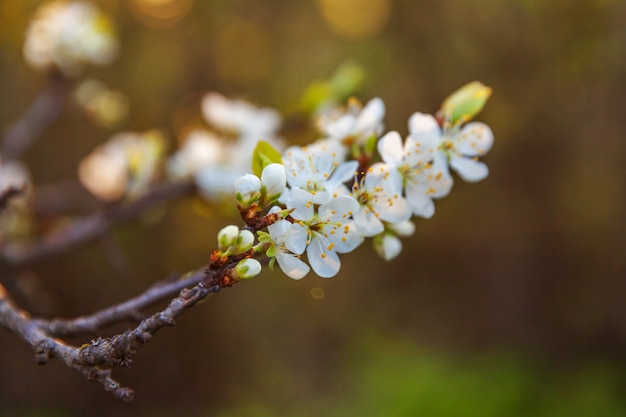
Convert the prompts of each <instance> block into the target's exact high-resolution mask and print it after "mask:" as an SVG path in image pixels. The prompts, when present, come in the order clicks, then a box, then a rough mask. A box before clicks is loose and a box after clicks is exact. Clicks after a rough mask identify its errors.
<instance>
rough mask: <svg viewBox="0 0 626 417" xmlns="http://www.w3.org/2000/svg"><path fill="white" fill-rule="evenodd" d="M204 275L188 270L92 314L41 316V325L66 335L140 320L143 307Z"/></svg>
mask: <svg viewBox="0 0 626 417" xmlns="http://www.w3.org/2000/svg"><path fill="white" fill-rule="evenodd" d="M201 279H202V271H194V272H192V273H189V274H187V275H186V276H185V277H184V278H183V279H178V277H176V276H173V277H172V278H170V279H167V280H164V281H161V282H158V283H156V284H155V285H153V286H152V287H150V288H148V289H147V290H146V291H145V292H144V293H142V294H140V295H138V296H137V297H134V298H131V299H130V300H127V301H125V302H123V303H120V304H117V305H114V306H111V307H108V308H105V309H103V310H100V311H98V312H96V313H94V314H91V315H89V316H82V317H77V318H74V319H70V320H62V319H54V320H39V321H38V326H40V327H41V328H42V329H44V330H45V331H46V333H48V334H51V335H54V336H58V337H61V336H65V337H67V336H76V335H80V334H85V333H95V332H96V331H98V330H100V329H103V328H105V327H107V326H110V325H112V324H115V323H119V322H123V321H139V320H141V319H142V318H143V317H142V314H141V310H143V309H145V308H147V307H150V306H152V305H154V304H156V303H158V302H159V301H162V300H165V299H167V298H169V297H172V296H174V295H175V294H177V293H178V292H180V291H181V290H182V289H184V288H188V287H192V286H194V285H197V284H198V283H199V282H200V280H201Z"/></svg>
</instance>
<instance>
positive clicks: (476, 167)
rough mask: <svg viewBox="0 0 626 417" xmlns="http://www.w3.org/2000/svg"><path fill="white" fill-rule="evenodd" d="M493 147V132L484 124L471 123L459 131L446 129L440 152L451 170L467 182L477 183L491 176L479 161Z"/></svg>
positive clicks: (485, 166) (484, 165)
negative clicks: (444, 156)
mask: <svg viewBox="0 0 626 417" xmlns="http://www.w3.org/2000/svg"><path fill="white" fill-rule="evenodd" d="M492 145H493V132H492V131H491V129H490V128H489V126H487V125H486V124H484V123H481V122H471V123H468V124H466V125H465V126H464V127H463V128H461V129H460V131H459V130H458V127H456V128H452V129H451V130H450V131H447V130H446V129H444V132H443V135H442V138H441V145H440V146H439V151H440V152H442V153H443V154H444V155H446V157H447V158H448V161H449V164H450V168H452V169H453V170H455V171H456V172H457V173H458V174H459V176H460V177H461V178H463V179H464V180H465V181H467V182H477V181H480V180H483V179H485V178H486V177H487V175H489V168H488V167H487V165H486V164H485V163H484V162H480V161H478V160H477V158H478V157H480V156H484V155H485V154H487V152H489V150H490V149H491V146H492Z"/></svg>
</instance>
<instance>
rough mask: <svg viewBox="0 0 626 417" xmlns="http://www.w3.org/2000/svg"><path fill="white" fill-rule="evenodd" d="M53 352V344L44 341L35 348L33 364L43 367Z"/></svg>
mask: <svg viewBox="0 0 626 417" xmlns="http://www.w3.org/2000/svg"><path fill="white" fill-rule="evenodd" d="M53 350H54V342H53V341H52V340H50V339H44V340H42V341H41V342H39V343H38V344H37V346H36V347H35V363H36V364H37V365H45V364H47V363H48V360H49V359H50V358H51V357H52V351H53Z"/></svg>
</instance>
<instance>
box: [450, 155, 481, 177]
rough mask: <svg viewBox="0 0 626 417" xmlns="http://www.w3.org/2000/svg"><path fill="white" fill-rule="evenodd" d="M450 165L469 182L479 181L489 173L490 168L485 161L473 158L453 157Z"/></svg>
mask: <svg viewBox="0 0 626 417" xmlns="http://www.w3.org/2000/svg"><path fill="white" fill-rule="evenodd" d="M450 167H451V168H452V169H454V170H455V171H456V172H457V173H458V174H459V176H460V177H461V178H463V179H464V180H465V181H467V182H478V181H480V180H483V179H485V178H486V177H487V175H489V168H487V165H486V164H485V163H484V162H480V161H475V160H473V159H472V158H465V157H459V158H452V159H451V160H450Z"/></svg>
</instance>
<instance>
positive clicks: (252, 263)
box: [234, 258, 262, 279]
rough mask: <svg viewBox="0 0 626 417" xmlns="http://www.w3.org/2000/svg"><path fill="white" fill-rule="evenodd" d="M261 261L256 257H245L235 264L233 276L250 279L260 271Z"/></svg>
mask: <svg viewBox="0 0 626 417" xmlns="http://www.w3.org/2000/svg"><path fill="white" fill-rule="evenodd" d="M261 269H262V267H261V263H260V262H259V261H257V260H256V259H252V258H246V259H243V260H241V261H239V263H238V264H237V266H236V267H235V270H234V275H235V278H237V279H250V278H254V277H256V276H257V275H259V274H260V273H261Z"/></svg>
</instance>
